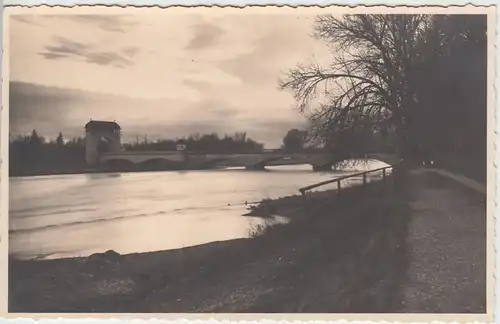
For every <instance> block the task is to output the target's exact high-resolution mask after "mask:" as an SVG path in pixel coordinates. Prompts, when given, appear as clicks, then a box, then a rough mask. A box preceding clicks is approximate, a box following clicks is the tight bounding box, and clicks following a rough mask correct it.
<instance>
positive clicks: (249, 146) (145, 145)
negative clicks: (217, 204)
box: [123, 132, 264, 153]
mask: <svg viewBox="0 0 500 324" xmlns="http://www.w3.org/2000/svg"><path fill="white" fill-rule="evenodd" d="M179 144H184V145H186V149H187V150H188V151H190V152H205V153H257V152H262V151H263V150H264V145H263V144H261V143H258V142H256V141H254V140H252V139H251V138H248V137H247V134H246V133H244V132H237V133H235V134H234V135H228V134H226V135H224V136H223V137H221V136H219V135H218V134H217V133H211V134H199V133H195V134H192V135H189V136H188V137H182V138H179V139H164V140H163V139H159V140H156V141H148V139H147V137H145V138H144V139H143V140H142V141H139V140H137V141H136V142H135V143H127V144H124V145H123V148H124V149H125V150H127V151H175V150H176V149H177V145H179Z"/></svg>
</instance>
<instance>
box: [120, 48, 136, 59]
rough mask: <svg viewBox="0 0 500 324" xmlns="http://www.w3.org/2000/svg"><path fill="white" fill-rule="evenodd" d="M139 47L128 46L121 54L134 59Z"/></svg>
mask: <svg viewBox="0 0 500 324" xmlns="http://www.w3.org/2000/svg"><path fill="white" fill-rule="evenodd" d="M139 49H140V47H139V46H128V47H126V48H124V49H123V50H122V52H123V54H125V55H127V56H129V57H134V56H135V55H136V54H137V53H138V52H139Z"/></svg>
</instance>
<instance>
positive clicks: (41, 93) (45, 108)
mask: <svg viewBox="0 0 500 324" xmlns="http://www.w3.org/2000/svg"><path fill="white" fill-rule="evenodd" d="M76 99H77V98H75V96H73V95H72V94H69V93H64V92H59V91H54V89H51V88H49V87H43V86H37V85H33V84H30V83H23V82H10V86H9V117H10V131H11V132H12V133H14V134H20V133H27V132H29V131H31V130H32V129H33V128H37V129H38V130H40V129H42V130H43V131H48V130H49V129H54V128H64V125H65V124H66V112H67V107H68V106H69V105H71V103H72V102H74V101H75V100H76Z"/></svg>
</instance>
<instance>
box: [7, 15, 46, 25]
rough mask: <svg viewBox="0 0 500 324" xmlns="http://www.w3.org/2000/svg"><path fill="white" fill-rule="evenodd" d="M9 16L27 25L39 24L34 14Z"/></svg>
mask: <svg viewBox="0 0 500 324" xmlns="http://www.w3.org/2000/svg"><path fill="white" fill-rule="evenodd" d="M10 18H11V19H14V20H16V21H19V22H22V23H25V24H28V25H33V26H40V24H39V23H38V22H37V21H36V18H35V16H34V15H12V16H10Z"/></svg>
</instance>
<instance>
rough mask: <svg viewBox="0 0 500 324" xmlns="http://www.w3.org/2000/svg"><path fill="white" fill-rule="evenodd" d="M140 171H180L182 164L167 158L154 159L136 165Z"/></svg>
mask: <svg viewBox="0 0 500 324" xmlns="http://www.w3.org/2000/svg"><path fill="white" fill-rule="evenodd" d="M136 166H137V168H138V169H139V170H143V171H166V170H173V169H179V168H180V164H179V163H178V162H175V161H171V160H169V159H165V158H160V157H159V158H152V159H148V160H145V161H142V162H139V163H137V164H136Z"/></svg>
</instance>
